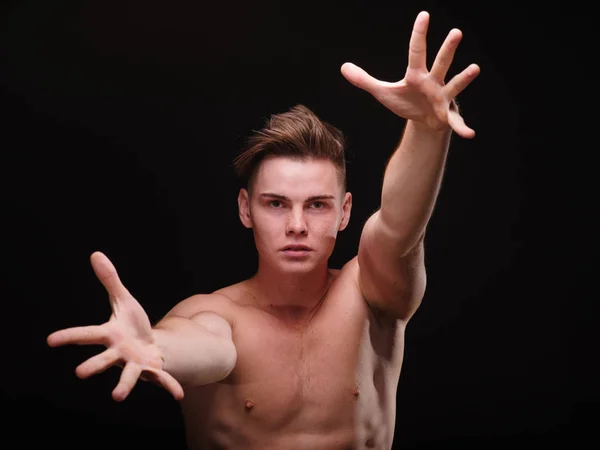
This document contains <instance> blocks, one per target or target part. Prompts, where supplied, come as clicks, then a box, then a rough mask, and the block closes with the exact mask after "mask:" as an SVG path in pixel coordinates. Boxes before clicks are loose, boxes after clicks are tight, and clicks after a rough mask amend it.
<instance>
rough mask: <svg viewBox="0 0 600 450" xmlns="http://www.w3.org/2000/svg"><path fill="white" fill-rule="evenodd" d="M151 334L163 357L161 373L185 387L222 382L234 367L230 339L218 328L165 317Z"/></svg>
mask: <svg viewBox="0 0 600 450" xmlns="http://www.w3.org/2000/svg"><path fill="white" fill-rule="evenodd" d="M153 334H154V338H155V341H156V344H157V345H158V346H159V348H160V349H161V352H162V355H163V369H164V370H165V371H166V372H168V373H170V374H171V375H172V376H173V377H174V378H175V379H176V380H177V381H179V383H180V384H181V385H182V386H184V387H185V386H201V385H205V384H209V383H215V382H217V381H221V380H222V379H223V378H225V377H226V376H227V375H228V374H229V373H230V372H231V370H232V369H233V367H234V366H235V362H236V358H237V353H236V350H235V346H234V344H233V341H232V340H231V336H230V335H229V336H227V333H226V332H222V331H220V330H218V326H217V327H214V326H211V325H209V326H202V325H201V324H198V323H196V322H195V321H193V320H190V319H185V318H181V317H168V318H166V319H164V320H163V321H162V322H160V323H159V324H157V325H156V326H155V327H154V330H153Z"/></svg>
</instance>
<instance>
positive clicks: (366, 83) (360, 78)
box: [341, 62, 394, 94]
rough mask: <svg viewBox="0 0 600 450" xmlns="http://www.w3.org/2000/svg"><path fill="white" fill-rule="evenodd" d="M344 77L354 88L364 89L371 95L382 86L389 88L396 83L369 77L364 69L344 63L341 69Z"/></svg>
mask: <svg viewBox="0 0 600 450" xmlns="http://www.w3.org/2000/svg"><path fill="white" fill-rule="evenodd" d="M341 72H342V75H343V76H344V77H345V78H346V79H347V80H348V81H349V82H350V83H352V84H353V85H354V86H356V87H358V88H360V89H363V90H365V91H367V92H369V93H371V94H373V93H374V91H375V90H376V89H377V88H379V87H382V86H389V85H392V84H394V83H390V82H387V81H381V80H378V79H377V78H375V77H373V76H371V75H369V74H368V73H367V72H366V71H365V70H364V69H362V68H360V67H358V66H357V65H356V64H352V63H350V62H347V63H344V64H343V65H342V68H341Z"/></svg>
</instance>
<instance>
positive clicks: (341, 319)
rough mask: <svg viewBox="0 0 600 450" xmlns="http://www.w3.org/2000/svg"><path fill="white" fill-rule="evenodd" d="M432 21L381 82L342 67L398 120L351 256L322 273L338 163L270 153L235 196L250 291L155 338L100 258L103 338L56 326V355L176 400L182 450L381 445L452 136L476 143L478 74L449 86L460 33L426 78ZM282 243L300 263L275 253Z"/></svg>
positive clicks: (179, 317) (205, 300)
mask: <svg viewBox="0 0 600 450" xmlns="http://www.w3.org/2000/svg"><path fill="white" fill-rule="evenodd" d="M428 24H429V15H428V14H427V13H425V12H422V13H420V14H419V16H418V17H417V19H416V22H415V26H414V30H413V34H412V37H411V41H410V46H409V64H408V69H407V72H406V76H405V77H404V79H402V80H401V81H399V82H396V83H389V82H385V81H380V80H376V79H375V78H373V77H371V76H370V75H368V74H367V73H366V72H365V71H364V70H363V69H361V68H359V67H357V66H355V65H353V64H350V63H346V64H344V65H343V66H342V68H341V70H342V75H343V76H344V77H346V78H347V79H348V81H349V82H350V83H352V84H354V85H355V86H357V87H359V88H361V89H363V90H365V91H366V92H368V93H369V94H371V95H372V96H373V97H374V98H376V99H377V100H378V101H380V102H381V103H382V104H383V105H385V106H386V107H387V108H388V109H390V110H391V111H392V112H394V113H395V114H397V115H399V116H400V117H402V118H405V119H406V120H407V123H406V128H405V130H404V134H403V137H402V140H401V142H400V144H399V146H398V148H397V149H396V150H395V151H394V153H393V155H392V157H391V158H390V161H389V163H388V166H387V167H386V171H385V177H384V182H383V186H382V197H381V207H380V209H379V210H378V211H377V212H376V213H375V214H373V215H372V216H371V217H370V218H369V219H368V221H367V222H366V224H365V226H364V228H363V231H362V235H361V239H360V243H359V248H358V254H357V255H356V256H355V257H354V258H352V259H351V260H350V261H348V262H347V263H346V264H345V265H344V266H343V267H342V268H341V269H340V270H334V269H331V268H329V267H328V260H329V257H330V256H331V253H332V251H333V248H334V245H335V241H336V237H337V234H338V233H339V232H340V231H342V230H343V229H344V228H345V227H346V226H347V224H348V221H349V219H350V213H351V208H352V196H351V195H350V193H348V192H344V190H343V188H342V186H341V183H340V181H339V179H338V177H337V172H336V169H335V167H334V165H333V164H332V163H331V162H330V161H327V160H320V159H311V158H308V159H304V160H297V159H289V158H283V157H270V158H267V159H266V160H264V161H263V162H262V164H261V166H260V167H259V169H258V172H257V174H256V177H255V180H254V183H253V185H252V189H251V191H250V192H249V191H247V190H245V189H242V190H241V191H240V193H239V196H238V208H239V215H240V220H241V222H242V224H243V226H245V227H247V228H250V229H252V230H253V233H254V240H255V243H256V249H257V254H258V258H259V267H258V270H257V272H256V274H255V275H254V276H253V277H251V278H250V279H247V280H243V281H241V282H239V283H237V284H234V285H232V286H228V287H225V288H223V289H220V290H218V291H216V292H213V293H210V294H202V295H195V296H192V297H190V298H188V299H185V300H183V301H182V302H180V303H179V304H178V305H176V306H175V307H174V308H173V309H172V310H171V311H169V312H168V313H167V314H166V316H165V317H164V318H163V319H162V320H161V321H160V322H159V323H158V324H156V325H155V326H154V327H152V326H151V324H150V322H149V320H148V317H147V315H146V314H145V312H144V310H143V308H142V307H141V305H140V304H139V303H138V302H137V300H136V299H134V298H133V297H132V296H131V294H130V293H129V292H128V291H127V289H126V288H125V286H124V285H123V284H122V282H121V281H120V279H119V276H118V274H117V271H116V269H115V268H114V266H113V265H112V263H111V262H110V260H109V259H108V258H107V257H106V256H105V255H104V254H102V253H100V252H96V253H94V254H93V255H92V256H91V263H92V267H93V269H94V271H95V273H96V274H97V276H98V278H99V280H100V281H101V282H102V284H103V285H104V286H105V288H106V289H107V292H108V294H109V300H110V302H111V307H112V311H113V313H112V315H111V317H110V319H109V321H108V322H107V323H105V324H103V325H100V326H91V327H75V328H70V329H65V330H59V331H57V332H55V333H53V334H51V335H50V336H49V337H48V343H49V345H51V346H59V345H67V344H79V345H85V344H103V345H105V346H106V350H105V351H104V352H103V353H101V354H99V355H97V356H94V357H92V358H91V359H89V360H87V361H85V362H83V363H82V364H81V365H80V366H78V367H77V369H76V373H77V375H78V376H80V377H82V378H87V377H89V376H92V375H94V374H98V373H100V372H102V371H104V370H106V369H108V368H109V367H111V366H113V365H116V364H118V365H121V366H122V367H123V371H122V375H121V380H120V382H119V383H118V385H117V386H116V387H115V389H114V391H113V398H115V400H117V401H122V400H124V399H125V398H126V397H127V395H128V394H129V392H130V391H131V390H132V389H133V387H134V386H135V384H136V382H137V381H138V379H139V378H141V379H143V380H147V381H152V382H154V383H157V384H159V385H160V386H162V387H164V388H165V389H167V390H169V392H171V393H172V394H173V396H174V398H175V399H177V400H178V401H180V402H181V407H182V411H183V417H184V420H185V425H186V432H187V437H188V444H189V448H190V449H195V448H198V449H221V448H227V449H236V448H244V449H247V448H261V449H269V448H274V449H275V448H277V449H280V448H286V449H288V448H289V449H293V448H298V449H306V448H311V449H338V448H339V449H349V448H354V449H360V448H378V449H389V448H391V445H392V441H393V436H394V425H395V408H396V386H397V383H398V380H399V376H400V369H401V365H402V357H403V351H404V336H405V329H406V324H407V323H408V321H409V320H410V318H411V317H412V315H413V314H414V313H415V311H416V310H417V308H418V306H419V304H420V301H421V299H422V298H423V295H424V292H425V286H426V276H425V266H424V258H423V254H424V248H423V239H424V235H425V228H426V225H427V223H428V221H429V219H430V217H431V213H432V211H433V207H434V204H435V200H436V198H437V194H438V191H439V188H440V184H441V179H442V174H443V168H444V163H445V159H446V155H447V150H448V146H449V139H450V135H451V132H452V131H454V132H455V133H457V134H458V135H460V136H462V137H465V138H472V137H473V136H474V131H473V130H472V129H471V128H469V127H467V126H466V125H465V123H464V120H463V119H462V117H461V116H460V114H459V112H458V109H457V108H456V105H455V103H454V98H455V97H456V95H458V93H460V92H461V91H462V90H463V89H464V88H465V87H466V86H467V85H468V84H469V83H470V82H471V81H472V80H473V79H474V78H475V77H476V76H477V74H478V73H479V68H478V67H477V66H475V65H472V66H469V67H468V68H467V69H465V71H463V72H462V73H460V74H459V75H457V76H456V77H454V78H453V79H452V80H450V81H449V82H448V83H447V84H446V83H445V82H444V78H445V76H446V73H447V71H448V69H449V66H450V63H451V61H452V57H453V55H454V51H455V50H456V47H457V45H458V42H459V41H460V39H461V37H462V35H461V33H460V31H458V30H452V31H451V32H450V33H449V35H448V38H447V39H446V41H445V42H444V44H443V45H442V48H441V49H440V52H439V53H438V56H437V58H436V60H435V62H434V64H433V66H432V68H431V70H430V71H428V70H427V68H426V66H425V54H426V53H425V52H426V42H425V36H426V32H427V27H428ZM291 244H295V245H298V244H301V245H305V246H307V247H309V248H310V250H309V251H307V252H306V253H304V254H290V253H289V252H286V251H283V249H284V248H285V247H286V246H289V245H291Z"/></svg>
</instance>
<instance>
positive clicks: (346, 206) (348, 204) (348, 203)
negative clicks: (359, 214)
mask: <svg viewBox="0 0 600 450" xmlns="http://www.w3.org/2000/svg"><path fill="white" fill-rule="evenodd" d="M351 211H352V194H351V193H350V192H346V194H345V195H344V203H342V220H340V226H339V227H338V231H342V230H344V229H345V228H346V227H347V226H348V222H349V221H350V212H351Z"/></svg>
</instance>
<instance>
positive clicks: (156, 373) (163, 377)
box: [141, 369, 183, 400]
mask: <svg viewBox="0 0 600 450" xmlns="http://www.w3.org/2000/svg"><path fill="white" fill-rule="evenodd" d="M141 378H142V379H143V380H147V381H152V382H153V383H155V384H158V385H159V386H161V387H163V388H164V389H166V390H167V391H168V392H170V393H171V395H172V396H173V397H174V398H175V400H181V399H182V398H183V387H181V384H179V381H177V380H176V379H175V378H174V377H173V376H172V375H171V374H170V373H168V372H165V371H164V370H156V369H146V370H144V371H143V372H142V375H141Z"/></svg>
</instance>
